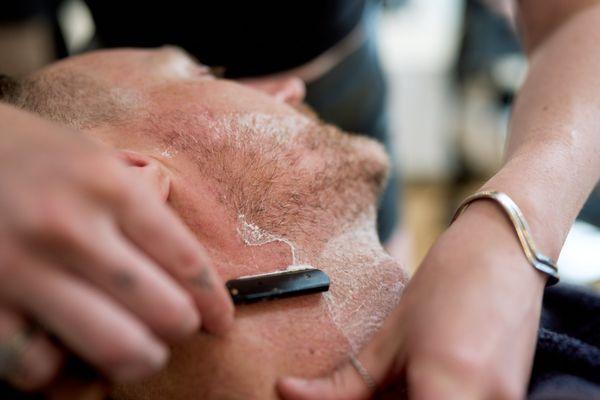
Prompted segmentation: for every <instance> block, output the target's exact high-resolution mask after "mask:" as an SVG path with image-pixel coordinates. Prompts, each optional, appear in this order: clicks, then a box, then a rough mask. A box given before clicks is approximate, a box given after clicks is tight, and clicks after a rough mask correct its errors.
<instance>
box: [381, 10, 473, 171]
mask: <svg viewBox="0 0 600 400" xmlns="http://www.w3.org/2000/svg"><path fill="white" fill-rule="evenodd" d="M463 16H464V0H408V1H406V3H405V4H404V5H403V6H402V7H398V8H396V9H394V10H391V11H385V12H383V14H382V16H381V24H380V25H379V28H380V31H379V38H380V53H381V57H382V61H383V65H384V68H385V70H386V72H387V75H388V79H389V87H390V99H389V100H390V101H389V114H390V122H391V131H392V132H393V134H394V140H395V150H396V154H397V156H398V157H397V158H398V160H399V163H400V165H399V166H400V169H401V170H402V173H403V175H404V177H405V178H406V179H408V180H439V179H444V178H447V177H448V176H449V174H450V173H451V171H452V168H453V166H454V158H455V155H454V148H455V141H456V138H455V132H456V129H455V127H454V125H455V122H456V120H455V116H456V106H457V104H456V94H455V93H454V92H453V85H452V83H451V72H452V69H453V67H454V64H455V61H456V57H457V54H458V49H459V44H460V38H461V33H462V22H463Z"/></svg>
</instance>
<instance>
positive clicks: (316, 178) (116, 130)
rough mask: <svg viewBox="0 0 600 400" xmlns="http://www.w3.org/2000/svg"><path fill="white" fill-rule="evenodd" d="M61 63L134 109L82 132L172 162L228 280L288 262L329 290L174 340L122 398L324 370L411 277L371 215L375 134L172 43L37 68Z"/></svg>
mask: <svg viewBox="0 0 600 400" xmlns="http://www.w3.org/2000/svg"><path fill="white" fill-rule="evenodd" d="M63 72H70V73H82V74H85V75H87V76H90V77H92V78H93V79H94V81H95V84H97V85H99V86H101V87H105V88H108V89H109V92H110V96H112V97H114V98H115V99H117V100H118V102H119V103H120V104H121V105H122V107H123V109H125V110H126V111H125V115H126V117H125V118H119V119H115V120H114V121H113V122H110V123H106V124H101V125H99V126H95V127H93V128H90V129H88V130H87V131H88V132H89V133H90V134H92V135H93V136H95V137H97V138H99V139H100V140H101V141H103V142H104V143H106V144H108V145H110V146H113V147H115V148H119V149H127V150H133V151H136V152H139V153H143V154H145V155H147V156H150V157H151V158H152V159H153V160H155V161H156V162H157V163H159V164H160V165H161V166H164V168H165V170H166V171H168V176H169V190H168V196H167V201H168V202H169V204H170V205H171V206H172V207H173V208H174V209H175V210H176V211H177V212H178V213H179V214H180V215H181V216H182V218H183V219H184V221H185V222H186V223H187V224H188V225H189V227H190V228H191V229H192V230H193V231H194V233H195V234H196V235H197V237H198V238H199V240H200V241H201V243H202V244H203V245H204V246H205V247H206V249H207V251H208V252H209V254H210V256H211V258H212V260H213V262H214V265H215V267H216V268H217V270H218V272H219V273H220V275H221V276H222V277H223V279H224V280H227V279H231V278H235V277H239V276H243V275H248V274H256V273H264V272H271V271H274V270H280V269H285V268H286V267H288V266H291V265H310V266H313V267H316V268H319V269H322V270H323V271H325V272H326V273H327V274H328V275H329V276H330V278H331V289H330V291H329V292H328V293H326V294H316V295H310V296H303V297H297V298H290V299H285V300H277V301H273V302H268V303H260V304H254V305H248V306H241V307H238V309H237V310H236V323H235V327H234V329H233V330H232V331H231V332H230V333H229V334H228V335H227V336H226V337H223V338H217V337H213V336H209V335H206V334H203V333H199V334H198V335H196V336H195V337H193V338H192V339H190V340H189V341H188V342H186V343H183V344H180V345H177V346H176V347H175V348H174V349H173V357H172V361H171V362H170V364H169V366H168V368H167V369H166V370H165V371H163V372H161V373H160V374H159V375H157V376H155V377H153V378H152V379H150V380H148V381H147V382H144V383H143V384H136V385H125V386H123V387H120V388H118V390H117V392H116V393H115V396H116V397H117V398H130V397H131V398H136V397H143V398H203V399H209V398H219V399H237V398H240V399H247V398H261V399H263V398H265V399H266V398H271V397H275V392H274V383H275V380H276V379H277V377H279V376H281V375H284V374H293V375H300V376H315V375H318V374H321V373H323V372H325V371H327V370H329V369H331V368H333V367H334V366H335V365H336V364H338V363H340V362H342V361H345V360H346V358H347V356H348V354H350V353H353V352H356V351H357V350H358V349H359V348H360V347H361V346H362V345H363V344H364V343H365V341H366V340H368V338H369V337H370V335H371V334H372V333H373V332H374V330H375V329H377V328H378V327H379V326H380V324H381V322H382V321H383V319H384V318H385V316H386V315H387V313H388V312H389V311H390V310H391V309H392V308H393V306H394V305H395V304H396V303H397V301H398V299H399V296H400V293H401V289H402V287H403V283H404V282H405V276H404V274H403V271H402V270H401V269H400V268H399V266H398V265H397V264H395V263H394V261H393V260H392V259H391V258H390V257H389V256H387V255H386V254H385V252H384V251H383V250H382V248H381V246H380V244H379V241H378V239H377V235H376V231H375V226H374V220H375V203H376V200H377V195H378V193H379V191H380V189H381V186H382V184H383V182H384V180H385V176H386V173H387V168H388V166H387V158H386V157H385V154H384V152H383V150H382V148H381V146H380V145H378V144H377V143H375V142H372V141H370V140H367V139H364V138H362V137H358V136H352V135H349V134H345V133H342V132H340V131H339V130H338V129H336V128H334V127H331V126H328V125H325V124H323V123H322V122H320V121H318V120H317V119H316V118H314V117H312V116H310V115H307V113H306V112H300V111H299V110H298V107H292V106H290V105H288V104H286V103H285V102H282V101H277V100H276V99H275V98H273V97H272V96H269V95H267V94H264V93H261V92H260V91H257V90H254V89H251V88H248V87H245V86H243V85H240V84H237V83H234V82H231V81H226V80H220V79H215V78H214V77H213V76H211V75H210V74H209V73H208V70H207V69H206V68H204V67H202V66H200V65H198V64H197V63H195V62H194V61H193V60H191V59H190V58H189V57H188V56H186V55H185V54H184V53H182V52H181V51H179V50H176V49H173V48H164V49H160V50H153V51H141V50H113V51H104V52H97V53H90V54H88V55H85V56H82V57H77V58H73V59H68V60H66V61H63V62H61V63H58V64H55V65H54V66H51V67H50V68H48V69H47V70H46V71H42V73H46V74H60V73H63ZM140 201H144V199H140Z"/></svg>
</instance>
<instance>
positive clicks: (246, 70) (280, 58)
mask: <svg viewBox="0 0 600 400" xmlns="http://www.w3.org/2000/svg"><path fill="white" fill-rule="evenodd" d="M86 2H87V4H88V5H89V7H90V9H91V11H92V14H93V16H94V20H95V21H96V31H97V35H98V41H99V44H100V45H101V46H102V47H121V46H133V47H154V46H160V45H163V44H165V43H166V44H176V45H178V46H181V47H183V48H185V49H186V50H187V51H188V52H190V53H191V54H194V55H195V56H196V57H197V58H198V59H199V60H200V61H201V62H202V63H204V64H207V65H211V66H217V65H218V66H224V67H225V68H226V69H225V71H226V75H227V77H232V78H235V77H240V76H254V75H263V74H268V73H272V72H277V71H283V70H287V69H290V68H293V67H296V66H298V65H301V64H304V63H305V62H307V61H309V60H312V59H313V58H315V57H316V56H317V55H319V54H321V53H322V52H323V51H325V50H327V49H329V48H330V47H331V46H333V45H334V44H336V43H338V42H339V41H340V40H341V39H342V38H344V37H345V36H346V35H347V34H348V33H349V32H350V31H351V30H352V29H353V28H354V27H355V26H356V24H357V23H358V22H359V21H360V19H361V17H362V14H363V9H364V7H365V2H366V0H302V1H299V0H298V1H281V0H262V1H236V2H231V1H190V0H170V1H169V2H162V1H148V0H144V1H141V0H139V1H123V0H86Z"/></svg>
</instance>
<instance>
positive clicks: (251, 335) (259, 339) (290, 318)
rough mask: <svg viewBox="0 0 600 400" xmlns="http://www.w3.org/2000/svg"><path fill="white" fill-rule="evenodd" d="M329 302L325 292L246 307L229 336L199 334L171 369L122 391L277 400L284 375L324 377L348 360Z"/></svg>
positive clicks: (179, 348)
mask: <svg viewBox="0 0 600 400" xmlns="http://www.w3.org/2000/svg"><path fill="white" fill-rule="evenodd" d="M325 307H326V304H325V303H324V302H323V299H322V296H321V295H319V294H318V295H313V296H307V297H305V298H296V299H287V300H279V301H276V302H268V303H261V304H255V305H250V306H244V307H240V308H238V309H237V315H236V323H235V326H234V329H233V330H232V331H231V332H230V333H229V334H228V335H227V336H226V337H223V338H216V337H214V336H209V335H206V334H200V335H198V336H196V337H194V338H193V339H191V340H189V341H188V342H186V343H184V344H182V345H179V346H177V347H175V348H174V349H173V354H172V358H171V362H170V363H169V365H168V367H167V369H166V370H164V371H162V372H160V373H159V374H158V375H156V376H154V377H153V378H152V379H150V380H148V381H146V382H143V383H142V384H135V385H127V386H122V387H121V388H120V390H119V392H120V393H126V392H130V393H131V392H136V394H137V396H139V397H138V398H145V399H154V398H156V399H159V398H160V399H162V398H179V399H188V398H189V399H197V398H203V399H249V398H253V399H254V398H255V399H277V398H278V397H277V395H276V393H275V382H276V380H277V379H278V378H279V377H280V376H282V375H295V376H301V377H316V376H320V375H322V374H324V373H326V372H327V371H329V370H331V369H332V368H334V367H335V366H337V365H338V364H340V363H341V362H343V361H345V360H346V359H347V354H348V351H349V348H348V345H347V341H346V339H345V338H344V337H343V336H341V335H340V333H339V331H338V330H337V329H336V328H335V327H334V326H333V324H332V322H331V320H330V319H329V317H328V315H327V312H326V311H325ZM224 382H226V384H224ZM119 398H122V397H119Z"/></svg>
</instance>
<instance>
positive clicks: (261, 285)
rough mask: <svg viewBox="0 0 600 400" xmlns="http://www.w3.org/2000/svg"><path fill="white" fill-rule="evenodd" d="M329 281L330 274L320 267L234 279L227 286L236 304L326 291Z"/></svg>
mask: <svg viewBox="0 0 600 400" xmlns="http://www.w3.org/2000/svg"><path fill="white" fill-rule="evenodd" d="M329 282H330V281H329V276H327V274H326V273H325V272H323V271H321V270H320V269H304V270H298V271H283V272H276V273H272V274H265V275H257V276H249V277H247V278H239V279H232V280H230V281H227V283H226V284H225V286H227V290H228V291H229V294H230V295H231V298H232V299H233V303H234V304H247V303H255V302H257V301H262V300H273V299H281V298H284V297H292V296H300V295H304V294H311V293H318V292H326V291H328V290H329Z"/></svg>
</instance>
